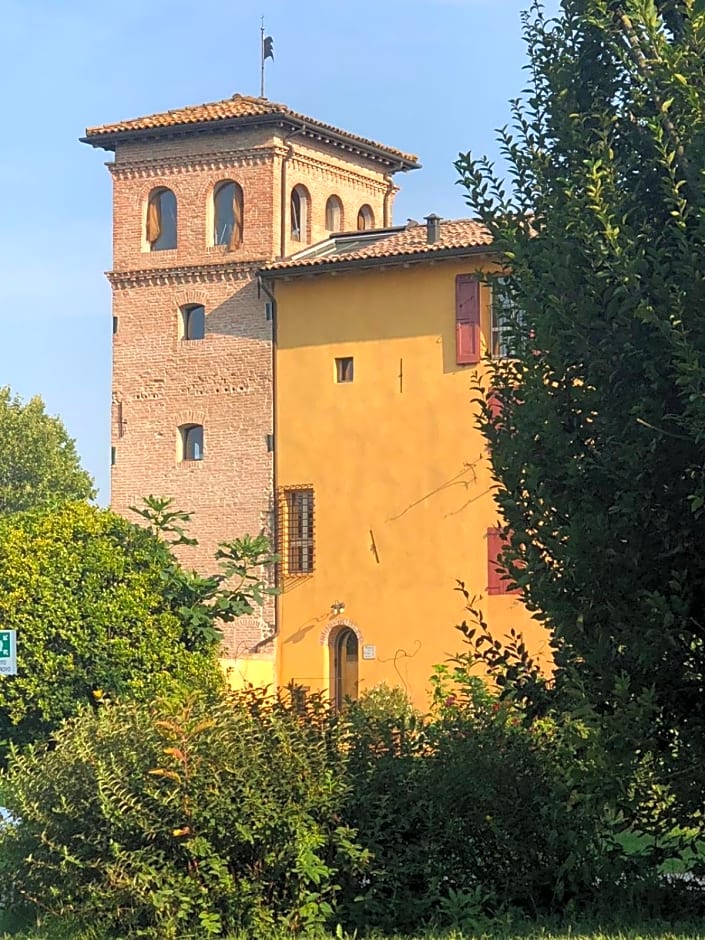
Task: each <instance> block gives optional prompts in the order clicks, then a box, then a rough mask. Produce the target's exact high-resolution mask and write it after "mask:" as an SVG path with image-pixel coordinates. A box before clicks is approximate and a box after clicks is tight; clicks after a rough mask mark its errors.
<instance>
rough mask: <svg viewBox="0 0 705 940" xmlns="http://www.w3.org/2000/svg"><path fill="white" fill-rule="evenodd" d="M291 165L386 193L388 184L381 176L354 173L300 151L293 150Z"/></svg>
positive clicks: (346, 168)
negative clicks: (308, 168) (310, 168)
mask: <svg viewBox="0 0 705 940" xmlns="http://www.w3.org/2000/svg"><path fill="white" fill-rule="evenodd" d="M291 163H292V164H296V163H301V164H303V165H304V166H306V167H312V168H314V169H316V170H319V171H322V172H323V173H325V174H326V175H327V176H331V177H334V178H335V179H343V180H347V181H348V182H354V183H357V184H358V185H359V184H360V183H364V184H365V185H366V186H369V187H371V188H372V189H376V190H379V191H380V192H386V191H387V187H388V182H387V179H386V177H384V176H381V177H380V178H379V179H375V178H374V177H372V176H368V175H367V174H366V173H362V172H355V171H354V170H351V169H349V168H348V167H345V166H340V165H339V164H337V163H328V161H326V160H320V159H317V158H316V157H313V156H310V155H309V154H307V153H302V152H301V151H300V150H294V152H293V153H292V155H291Z"/></svg>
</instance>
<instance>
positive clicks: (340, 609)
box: [330, 601, 345, 617]
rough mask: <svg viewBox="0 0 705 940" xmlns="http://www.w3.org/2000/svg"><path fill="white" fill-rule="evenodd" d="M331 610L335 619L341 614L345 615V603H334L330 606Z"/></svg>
mask: <svg viewBox="0 0 705 940" xmlns="http://www.w3.org/2000/svg"><path fill="white" fill-rule="evenodd" d="M330 610H331V613H332V614H333V616H334V617H339V616H340V615H341V614H343V613H345V603H344V601H333V603H332V604H331V605H330Z"/></svg>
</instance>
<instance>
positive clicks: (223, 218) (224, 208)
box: [213, 180, 245, 250]
mask: <svg viewBox="0 0 705 940" xmlns="http://www.w3.org/2000/svg"><path fill="white" fill-rule="evenodd" d="M244 206H245V202H244V197H243V194H242V187H241V186H240V185H239V184H238V183H233V181H232V180H224V181H223V182H222V183H218V185H217V186H216V187H215V189H214V190H213V244H214V245H227V246H228V248H231V249H233V250H234V249H235V248H239V247H240V245H241V244H242V233H243V227H244Z"/></svg>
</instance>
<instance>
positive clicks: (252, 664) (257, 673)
mask: <svg viewBox="0 0 705 940" xmlns="http://www.w3.org/2000/svg"><path fill="white" fill-rule="evenodd" d="M220 668H221V669H222V670H223V672H224V673H225V678H226V681H227V683H228V686H229V688H231V689H233V690H234V691H238V690H240V689H245V688H247V687H249V686H255V687H256V688H263V687H264V686H269V687H270V688H272V689H273V688H274V682H275V677H274V661H273V659H272V657H271V656H261V657H256V656H249V657H247V658H240V659H221V660H220Z"/></svg>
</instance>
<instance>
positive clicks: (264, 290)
mask: <svg viewBox="0 0 705 940" xmlns="http://www.w3.org/2000/svg"><path fill="white" fill-rule="evenodd" d="M272 287H273V285H272ZM257 292H258V294H264V295H265V297H266V298H267V299H268V300H269V302H270V304H271V305H272V340H271V342H272V437H273V439H274V446H273V448H272V501H273V504H272V535H273V537H274V545H273V546H272V547H273V548H276V546H277V545H278V544H279V533H278V531H277V527H278V525H279V520H278V518H277V492H278V486H279V483H278V480H279V474H278V466H277V299H276V297H275V296H274V292H273V290H272V288H270V286H269V285H268V284H267V281H266V280H265V279H264V278H263V277H262V275H261V274H258V275H257ZM280 617H281V606H280V603H279V595H278V594H275V595H274V631H273V633H272V634H271V635H270V636H269V637H267V641H266V642H269V641H270V640H274V639H276V638H277V636H278V635H279V620H280ZM274 661H275V664H276V662H277V657H276V655H275V659H274ZM279 678H280V677H279V676H277V684H278V683H279Z"/></svg>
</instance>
